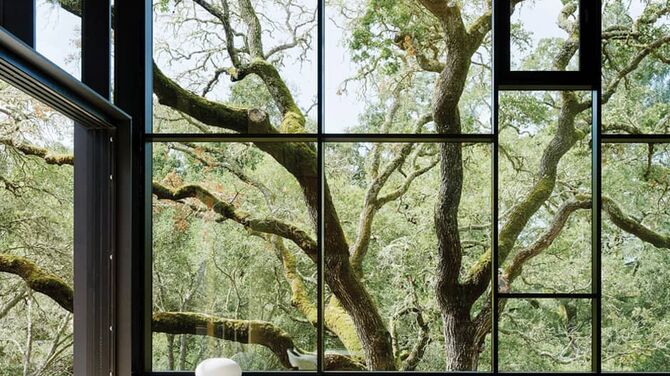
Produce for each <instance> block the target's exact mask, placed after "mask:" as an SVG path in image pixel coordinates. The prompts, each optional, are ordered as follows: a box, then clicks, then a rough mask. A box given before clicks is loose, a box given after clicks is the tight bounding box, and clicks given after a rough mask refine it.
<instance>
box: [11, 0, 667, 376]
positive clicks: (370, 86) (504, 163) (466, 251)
mask: <svg viewBox="0 0 670 376" xmlns="http://www.w3.org/2000/svg"><path fill="white" fill-rule="evenodd" d="M100 3H104V4H103V6H101V5H99V4H100ZM35 4H36V5H35V7H34V8H33V10H32V16H33V19H36V20H37V23H36V24H35V25H33V26H36V27H35V28H33V30H34V32H35V33H36V35H33V39H36V40H37V51H41V52H43V53H44V54H45V55H46V56H47V57H48V58H50V59H51V60H52V61H54V62H55V63H56V64H58V65H59V66H61V67H63V68H64V69H66V70H68V71H69V72H70V73H72V74H73V75H75V76H81V81H82V82H84V83H87V84H90V85H93V86H95V88H96V90H97V91H98V92H99V93H101V94H102V95H103V96H107V94H108V93H109V76H108V74H109V60H108V59H107V58H108V57H109V56H110V49H109V39H110V38H109V36H110V35H109V33H110V29H111V28H112V27H113V28H114V42H115V44H116V48H115V50H114V51H115V55H116V56H115V57H114V58H115V64H114V67H115V72H114V77H115V80H116V82H115V88H116V90H117V92H116V93H115V98H116V100H117V103H118V104H119V105H120V106H121V107H122V108H124V109H125V110H127V111H128V112H129V114H130V115H131V116H132V121H133V125H132V128H131V136H132V137H131V139H130V140H131V142H132V143H131V144H124V145H125V146H127V147H128V150H129V151H130V154H128V155H129V156H130V157H131V158H132V165H130V166H128V165H127V166H125V170H123V171H125V172H126V173H127V174H130V175H132V183H129V184H131V185H129V186H127V187H126V188H128V190H127V191H124V192H126V194H128V195H129V196H130V198H131V199H132V204H133V209H132V212H131V213H129V215H130V217H131V218H132V221H131V222H129V223H104V221H103V223H102V224H100V226H101V227H100V228H102V229H108V228H111V229H112V230H113V228H114V226H124V225H125V226H131V227H132V229H133V233H132V235H133V236H132V237H130V238H127V239H126V238H124V239H125V240H127V241H128V243H126V244H127V245H129V246H128V247H127V249H126V248H124V252H125V253H123V255H125V258H124V257H121V258H120V260H119V261H118V262H119V265H123V267H121V268H119V270H118V272H117V273H116V274H114V273H112V274H110V275H111V276H113V277H114V278H116V280H112V279H111V277H110V279H108V280H106V281H104V283H101V284H99V285H96V286H97V287H100V288H101V289H104V287H105V286H107V287H111V288H113V287H116V288H117V290H116V292H115V293H112V294H111V295H110V297H109V300H106V301H105V303H109V304H111V305H112V306H113V307H112V308H111V309H110V311H108V314H109V315H110V316H114V315H118V316H119V319H118V320H117V324H118V325H117V326H118V329H117V330H116V331H114V330H112V333H113V334H112V335H111V336H109V338H110V341H111V340H112V339H113V340H117V341H118V342H117V343H118V345H116V346H114V345H113V344H109V346H106V347H105V346H103V347H104V348H105V349H110V348H111V349H112V350H113V351H111V352H110V353H109V354H108V355H109V357H110V359H111V364H112V366H110V368H109V369H107V368H105V367H106V366H105V367H98V368H97V369H95V370H92V369H88V370H87V372H88V373H87V372H83V373H82V374H79V373H80V372H82V371H76V370H75V374H76V376H82V375H84V374H85V375H87V376H88V375H93V374H95V376H98V374H105V375H106V374H108V372H107V371H112V373H117V372H118V373H121V374H123V375H124V376H125V375H127V374H129V373H130V372H131V371H132V372H134V374H137V375H165V374H175V375H193V373H194V369H195V367H196V366H197V364H198V363H199V362H201V361H202V360H204V359H206V358H210V357H227V358H232V359H233V360H235V361H236V362H238V363H239V364H240V365H241V367H242V369H243V370H244V371H245V372H249V373H254V372H270V373H291V372H298V371H302V372H303V373H312V374H325V373H328V372H330V371H345V372H354V371H355V372H365V371H388V372H400V371H405V372H415V373H431V372H454V371H477V372H493V373H498V372H514V371H527V372H589V371H591V372H596V373H600V372H604V371H614V372H619V371H637V372H640V371H644V372H669V371H670V355H669V354H670V347H668V338H670V326H669V325H668V322H670V316H668V313H667V309H666V306H667V305H668V303H669V302H668V299H670V297H669V296H668V293H667V291H670V286H668V282H667V281H669V280H670V273H669V272H668V269H670V268H668V267H667V266H668V263H669V262H670V256H669V253H668V252H670V213H669V212H668V210H667V207H668V200H669V197H668V194H669V193H668V192H670V189H669V187H670V186H669V185H670V181H669V180H668V179H669V176H670V154H669V153H670V152H669V150H668V144H670V104H669V100H670V89H669V88H670V37H669V35H670V4H668V2H667V1H666V0H602V1H594V0H493V1H485V0H481V1H479V0H478V1H460V0H391V1H380V0H364V1H341V0H234V1H233V0H141V1H138V0H116V1H115V2H114V4H113V5H112V4H110V2H109V1H105V2H101V1H97V2H96V1H94V0H81V2H80V1H69V0H67V1H66V0H37V2H36V3H35ZM92 4H98V5H97V6H96V5H92ZM112 6H113V12H112V11H111V8H112ZM0 7H2V10H3V12H4V13H2V15H3V16H4V18H3V17H0V18H1V19H2V22H3V24H5V25H14V27H17V26H16V25H17V23H16V22H12V20H13V19H11V18H8V17H7V16H6V15H7V14H9V13H8V8H7V7H6V2H2V1H0ZM103 8H104V11H103ZM86 14H88V17H87V16H86ZM95 15H97V16H102V17H104V19H110V20H111V19H112V15H113V19H114V23H113V25H112V24H107V23H101V24H99V25H98V24H95V23H94V22H91V20H92V19H94V18H93V17H94V16H95ZM17 19H18V18H17ZM18 28H19V29H21V28H20V26H19V27H18ZM79 29H81V30H82V34H80V33H79ZM26 30H27V29H26V28H24V29H21V31H22V32H25V31H26ZM103 34H104V35H103ZM93 35H101V36H100V37H99V38H97V39H96V38H93V37H92V36H93ZM80 36H81V38H79V37H80ZM0 37H1V35H0ZM35 37H36V38H35ZM103 39H104V43H103V45H104V46H106V49H104V48H103V49H96V48H95V47H93V46H95V45H98V44H99V43H100V42H101V41H102V40H103ZM0 52H1V51H0ZM79 60H81V63H82V69H81V72H80V70H79V66H80V64H79ZM103 60H104V61H105V63H104V64H102V65H100V67H98V66H96V64H95V63H96V61H100V62H102V61H103ZM0 68H2V66H1V64H0ZM101 71H106V73H104V74H102V73H100V72H101ZM80 73H81V74H80ZM101 75H102V76H104V77H103V78H104V80H105V81H106V82H105V83H104V84H102V86H100V85H101V80H96V77H102V76H101ZM96 85H97V86H96ZM41 90H45V89H44V88H42V89H41ZM33 94H34V93H33ZM38 97H39V95H38ZM50 104H52V103H50ZM0 112H2V111H0ZM39 116H43V115H39V112H38V111H36V110H35V111H33V112H32V113H30V114H29V116H28V118H26V120H28V119H29V118H34V117H39ZM0 119H2V116H1V114H0ZM78 121H79V120H78ZM3 129H4V128H3ZM17 129H18V128H17ZM17 129H15V128H11V129H10V130H11V131H12V132H16V131H17ZM31 129H32V128H31ZM8 132H9V131H8ZM0 137H2V134H1V133H0ZM22 137H23V138H21V139H19V141H21V142H26V143H27V142H30V143H33V144H34V146H35V147H39V148H44V149H45V150H47V151H46V152H45V153H43V154H44V155H42V159H45V160H46V159H47V157H53V155H55V153H56V152H57V151H58V150H57V149H58V148H59V147H61V146H62V145H60V144H61V143H62V141H63V140H66V139H67V137H66V136H63V135H60V136H59V137H61V138H58V137H56V138H53V137H52V138H48V137H42V136H39V137H38V136H35V135H32V134H31V133H25V134H23V133H22ZM74 138H75V141H76V137H74ZM14 139H16V137H14V138H12V140H14ZM1 140H2V138H0V141H1ZM8 142H9V141H7V142H4V145H5V146H4V147H3V148H2V149H0V150H2V151H3V152H4V153H5V154H7V153H8V152H7V150H8V151H9V152H10V154H7V155H9V156H11V157H12V158H14V157H16V155H15V154H17V153H16V152H15V151H13V149H10V146H12V145H14V144H12V145H9V144H8ZM11 142H18V141H11ZM75 144H76V142H75ZM14 147H16V146H14ZM52 149H53V150H52ZM19 151H20V150H19ZM89 151H90V150H89ZM65 152H66V151H65V150H60V151H58V153H60V154H58V155H59V156H60V155H61V154H62V153H65ZM11 153H14V154H11ZM5 154H0V158H4V159H0V163H3V161H4V160H5V159H7V160H11V161H13V159H11V158H9V157H8V156H6V155H5ZM17 155H18V154H17ZM87 155H88V154H87ZM91 155H92V157H91V159H90V161H93V163H92V164H93V165H94V164H95V162H96V161H98V160H100V159H101V158H102V157H101V156H100V155H94V154H91ZM4 163H5V165H6V166H3V165H2V164H0V178H3V175H2V173H3V171H4V170H2V169H3V168H5V169H8V168H9V167H11V168H13V169H14V170H11V172H12V173H13V174H14V173H16V174H21V173H24V172H25V171H32V170H29V169H27V168H24V169H18V168H17V167H15V165H16V166H18V165H17V164H16V163H15V162H12V163H14V164H12V163H8V162H4ZM7 166H9V167H7ZM61 167H64V168H65V169H66V168H67V166H61ZM88 167H89V168H91V166H90V165H88ZM52 169H55V167H53V166H51V167H48V169H44V170H39V171H38V172H31V173H30V174H29V175H30V176H29V179H28V181H29V182H33V180H35V181H36V182H39V183H40V184H43V185H45V187H46V188H52V187H51V185H54V184H56V183H58V182H59V180H58V179H57V178H56V175H54V178H53V179H48V180H45V179H40V178H39V177H40V176H41V175H39V174H46V173H52V172H50V171H51V170H52ZM56 170H57V171H59V172H62V171H61V170H63V168H61V169H56ZM75 170H76V167H75ZM7 171H9V170H7ZM54 174H55V172H54ZM36 176H37V178H36ZM58 176H60V175H58ZM68 177H69V175H67V176H65V177H63V176H61V178H63V179H66V178H68ZM10 178H11V179H10ZM10 178H7V179H6V180H0V194H2V195H10V196H11V195H13V194H14V193H13V190H17V189H18V188H16V187H15V186H16V184H14V182H13V180H12V179H14V180H15V179H16V176H14V175H12V176H10ZM31 179H32V180H31ZM66 180H67V179H66ZM66 182H69V180H67V181H66ZM35 184H36V183H35ZM3 187H4V188H3ZM45 187H43V188H45ZM75 187H76V183H75ZM46 188H45V189H43V190H42V191H39V192H37V191H36V192H34V194H35V195H36V194H37V193H40V194H47V196H48V197H47V198H45V200H46V201H45V203H50V202H52V201H53V200H56V199H57V198H58V197H60V196H58V195H57V194H55V193H54V192H52V190H53V189H51V190H49V189H46ZM2 189H4V190H2ZM21 189H23V190H25V189H26V188H23V187H22V188H21ZM31 192H32V191H31ZM75 192H76V189H75ZM56 193H63V192H60V191H58V192H56ZM63 194H64V193H63ZM21 199H22V200H38V199H39V197H37V196H33V195H32V193H31V195H30V196H25V195H24V196H22V197H21ZM61 201H62V200H61ZM77 202H78V201H77V200H76V199H75V200H74V204H75V211H74V213H75V214H74V216H75V217H76V216H77V215H76V213H77V210H76V204H77ZM3 205H5V203H4V202H3ZM7 205H9V204H7ZM12 205H13V206H12V213H14V212H15V211H17V210H18V209H19V208H20V207H23V206H25V205H26V204H24V203H22V201H20V200H19V201H16V202H13V204H12ZM42 211H44V213H48V214H50V215H53V209H52V208H51V207H49V206H43V207H41V208H40V213H41V212H42ZM64 213H69V212H64ZM14 214H15V213H14ZM0 218H5V217H4V214H2V215H0ZM7 218H10V217H7ZM12 218H13V217H12ZM52 219H53V220H54V221H55V222H54V223H56V224H57V225H58V226H64V224H65V223H66V222H67V220H68V217H67V216H66V215H60V216H55V217H54V218H52ZM2 221H3V222H0V231H4V230H3V229H4V228H10V229H11V230H12V231H14V232H12V235H11V237H9V236H8V237H3V238H0V246H2V247H15V246H16V245H15V244H19V243H17V242H18V241H17V240H16V239H18V238H17V236H18V235H14V234H15V233H17V234H18V233H19V232H20V231H23V232H30V231H37V230H33V229H32V228H31V227H21V228H20V229H15V228H14V227H11V226H13V224H12V223H14V222H12V220H11V219H2ZM61 222H62V223H61ZM31 223H32V222H31ZM52 225H53V223H52ZM54 226H55V225H54ZM19 230H20V231H19ZM17 231H19V232H17ZM102 233H105V231H102ZM59 234H66V232H65V231H63V230H61V231H59ZM15 238H16V239H15ZM40 239H41V238H40V237H37V236H36V237H34V238H30V239H29V240H31V241H34V242H37V243H39V242H40ZM57 240H58V241H55V242H54V243H57V244H58V245H59V247H60V248H62V249H64V250H65V249H67V245H68V242H72V240H71V239H70V238H69V237H66V236H65V235H61V237H59V238H58V239H57ZM103 240H104V239H103ZM74 243H77V231H76V226H75V231H74ZM6 244H9V245H6ZM38 245H39V244H38ZM60 248H59V249H60ZM34 251H35V252H33V253H34V255H33V254H30V255H28V254H26V255H23V256H25V257H28V256H31V255H32V256H31V257H33V258H34V259H35V260H33V261H32V262H33V263H34V264H36V265H38V264H39V263H40V262H42V259H43V257H44V255H43V254H42V253H40V252H39V249H38V248H35V250H34ZM0 252H2V253H0V255H2V254H4V253H7V252H5V251H4V250H2V249H0ZM8 252H9V251H8ZM12 252H13V251H12ZM10 253H11V252H10ZM12 255H13V254H12ZM63 255H64V259H67V258H68V256H69V255H71V253H65V252H64V251H63V254H62V255H61V256H63ZM12 257H14V256H12ZM75 259H76V252H75ZM1 260H2V259H1V258H0V261H1ZM54 263H55V264H58V265H60V266H61V269H59V270H57V272H55V273H54V274H55V275H57V276H59V278H61V279H63V280H66V279H67V278H69V277H70V275H69V274H67V271H68V270H69V269H68V268H67V267H66V266H67V262H57V263H56V262H54ZM76 269H77V268H76V267H75V278H74V279H75V281H74V284H73V287H74V291H75V293H78V294H83V293H82V292H81V291H86V288H87V287H88V285H87V283H93V284H97V283H98V282H95V281H92V280H90V279H88V280H84V279H82V280H80V281H79V282H77V278H76V275H77V273H76ZM2 271H3V272H5V271H4V270H2ZM10 273H11V272H10ZM58 273H61V274H58ZM5 274H6V273H5ZM5 274H0V278H2V279H0V281H4V280H5V279H7V280H11V281H14V280H16V278H15V276H7V275H5ZM14 274H16V273H14ZM80 275H81V274H80ZM12 278H13V279H12ZM66 282H67V281H66ZM28 285H29V284H28ZM30 291H31V290H30V289H29V288H27V287H26V288H24V289H14V287H12V286H10V287H6V286H5V284H4V283H3V285H2V286H0V296H3V297H4V296H10V295H11V297H12V299H5V300H3V301H2V302H0V303H2V304H0V320H3V318H2V317H3V316H2V315H3V313H4V314H5V315H14V316H16V317H19V316H21V320H19V321H20V325H19V324H17V325H16V326H15V327H11V329H12V330H14V331H20V332H21V333H33V332H35V331H34V330H33V331H32V332H31V330H32V329H30V328H29V326H30V318H28V319H26V318H24V316H25V315H24V314H23V313H24V311H26V312H28V311H29V310H30V307H31V306H30V304H32V303H31V301H29V300H28V298H24V297H23V296H24V295H25V296H30ZM21 294H24V295H21ZM115 294H117V295H115ZM47 295H48V296H50V297H51V298H52V299H51V300H49V299H46V298H45V301H46V303H45V304H44V305H41V304H40V307H42V306H43V307H47V308H48V309H51V311H48V312H46V313H43V316H44V317H45V320H42V321H43V325H44V327H45V328H46V329H48V330H45V333H43V336H44V338H47V339H52V337H53V335H52V334H50V333H51V332H53V330H61V331H62V332H63V333H64V334H63V336H67V334H68V332H67V330H69V326H67V324H61V321H58V320H57V319H59V316H58V315H57V314H56V313H60V314H62V315H65V316H64V317H67V314H66V313H65V312H61V311H62V310H59V308H58V304H57V303H58V298H59V297H58V296H54V295H50V294H47ZM96 296H97V295H93V296H92V298H95V297H96ZM114 298H116V299H117V301H115V302H114V301H113V299H114ZM96 299H99V298H96ZM52 300H53V301H52ZM54 301H55V303H54ZM91 302H92V303H91V304H94V303H95V302H99V300H95V299H93V300H91ZM3 307H8V309H7V310H6V311H7V312H9V313H5V310H4V309H3ZM15 307H20V309H21V311H20V310H18V309H17V308H15ZM52 311H53V312H52ZM66 311H67V309H66ZM94 311H95V310H94ZM95 312H98V313H96V314H100V313H99V311H95ZM51 313H54V314H51ZM14 316H11V317H14ZM6 317H10V316H6ZM47 317H48V318H49V320H46V318H47ZM77 317H79V320H81V317H82V316H81V315H75V318H77ZM96 318H97V316H96ZM33 320H34V319H33ZM65 321H66V319H65V318H63V321H62V322H65ZM3 322H4V321H0V323H3ZM59 325H60V326H59ZM8 328H9V327H8ZM54 328H55V329H54ZM59 328H63V329H59ZM4 329H5V328H4V327H3V330H4ZM105 329H106V328H99V327H98V328H97V329H96V330H98V331H101V330H102V331H104V330H105ZM49 330H51V332H50V331H49ZM3 333H4V332H3ZM90 334H91V337H89V338H95V335H96V332H95V331H92V332H90ZM50 335H51V337H49V336H50ZM63 336H60V337H58V338H65V337H63ZM30 338H32V340H33V342H34V341H37V339H36V338H37V335H36V334H35V335H33V336H32V337H30ZM24 342H26V341H24ZM55 342H57V341H55ZM26 343H28V342H26ZM74 343H75V351H74V352H75V364H76V363H77V362H76V359H77V355H76V354H77V353H76V350H77V344H78V343H79V344H80V346H82V345H81V343H82V342H80V341H79V340H77V339H76V338H75V340H74ZM65 345H67V343H63V344H61V345H59V346H61V347H63V348H65V350H62V351H61V352H60V353H58V354H59V356H60V354H62V355H63V356H65V355H66V354H69V352H68V351H70V350H68V347H67V346H65ZM0 346H4V344H3V342H0ZM22 346H23V345H22ZM40 346H41V347H40ZM55 348H56V350H55V351H56V352H58V351H59V350H58V349H60V347H55ZM83 348H85V347H83ZM18 349H19V347H16V349H14V350H11V351H13V352H12V353H11V354H14V355H12V358H11V359H17V360H12V361H13V362H14V363H16V362H23V363H21V364H18V363H16V364H14V363H13V364H12V367H14V368H12V369H17V370H20V371H22V372H24V374H28V373H30V371H26V368H25V366H24V365H22V364H28V363H30V362H27V361H26V359H27V358H29V357H27V356H26V355H25V354H26V351H24V350H23V348H21V349H22V350H21V351H19V350H18ZM31 349H35V350H34V351H32V350H31V351H32V353H31V354H32V355H30V358H31V359H37V356H38V354H40V356H41V355H44V357H46V358H45V359H49V356H50V355H49V354H50V353H49V352H48V350H49V346H48V345H47V344H45V343H40V345H39V346H33V347H31ZM0 353H6V351H5V350H4V347H0ZM42 353H44V354H42ZM82 354H83V352H82ZM83 356H84V357H85V358H86V359H89V358H88V355H83ZM106 356H107V355H106ZM21 357H22V358H21ZM52 357H53V356H52ZM40 359H41V358H40ZM66 359H67V358H66ZM52 363H53V367H56V362H55V361H54V362H52ZM50 364H51V363H50ZM50 364H49V365H50ZM114 364H116V366H117V368H116V369H114V367H113V365H114ZM28 367H29V368H30V367H32V368H30V369H35V370H38V369H39V366H33V365H31V364H28ZM36 367H37V368H36ZM48 372H51V373H55V374H59V375H60V374H68V373H72V370H66V371H61V370H60V369H58V370H57V371H56V370H55V368H54V370H51V369H50V370H48V371H46V370H45V371H44V372H43V374H49V373H48ZM59 372H60V373H59Z"/></svg>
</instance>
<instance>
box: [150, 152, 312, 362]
mask: <svg viewBox="0 0 670 376" xmlns="http://www.w3.org/2000/svg"><path fill="white" fill-rule="evenodd" d="M280 145H286V146H287V147H292V146H296V147H298V146H299V145H298V144H268V143H265V144H263V145H262V146H261V147H268V148H270V149H273V148H280V147H281V146H280ZM299 147H304V148H306V149H304V150H305V153H306V154H311V155H312V156H313V157H314V159H313V160H300V161H296V163H298V162H299V163H301V164H302V165H303V166H309V165H312V166H314V164H315V162H316V151H315V149H314V146H313V145H308V144H303V146H299ZM153 148H154V149H153V193H154V196H153V197H154V199H153V310H154V313H153V326H152V327H153V331H154V334H153V370H155V371H172V370H194V369H195V367H196V366H197V364H198V363H199V362H201V361H202V360H204V359H206V358H211V357H227V358H231V359H233V360H235V361H236V362H237V363H239V364H240V366H241V367H242V369H243V370H245V371H257V370H286V369H290V368H292V367H298V365H297V364H298V363H300V367H302V368H303V369H309V367H310V364H309V361H310V360H314V361H315V359H316V358H315V355H314V353H315V351H316V329H315V328H316V291H317V284H316V283H317V282H316V265H315V263H314V261H313V259H311V258H310V257H309V256H308V251H307V249H309V252H310V254H312V255H313V254H314V253H315V252H316V251H315V245H314V242H315V240H314V239H315V235H314V232H315V231H314V218H312V217H311V215H310V213H311V212H310V210H308V209H307V207H306V204H305V199H306V198H305V195H304V194H303V190H302V189H301V186H300V185H299V184H298V182H297V181H296V179H295V178H294V177H293V176H292V175H290V174H289V172H287V170H286V169H285V168H284V167H282V166H281V165H279V163H278V162H277V161H276V160H274V159H273V158H272V157H270V156H269V155H268V154H266V153H265V152H263V151H261V150H259V148H257V147H255V146H252V145H248V144H241V143H197V144H192V143H178V142H175V143H155V144H153ZM292 155H296V153H292ZM286 163H290V162H286ZM302 178H303V179H304V178H309V177H308V176H302ZM307 183H308V184H312V185H313V186H316V180H315V176H312V177H311V180H309V181H308V182H307ZM308 195H309V194H308ZM308 197H309V199H310V200H314V197H313V196H311V195H309V196H308ZM294 235H295V237H294ZM287 238H288V239H291V240H288V239H287ZM294 352H295V354H296V355H295V356H296V357H298V358H304V359H306V360H305V362H307V364H303V363H302V362H298V361H296V360H295V359H294V358H292V357H291V355H289V353H291V354H293V353H294ZM298 353H300V354H298ZM314 365H315V364H314Z"/></svg>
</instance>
